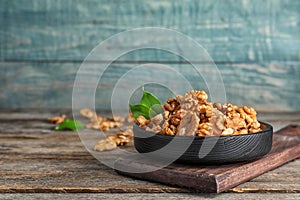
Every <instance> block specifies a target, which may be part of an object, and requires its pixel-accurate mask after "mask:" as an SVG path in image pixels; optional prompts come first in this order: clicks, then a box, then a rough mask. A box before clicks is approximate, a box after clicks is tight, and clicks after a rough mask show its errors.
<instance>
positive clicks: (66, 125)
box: [54, 119, 84, 131]
mask: <svg viewBox="0 0 300 200" xmlns="http://www.w3.org/2000/svg"><path fill="white" fill-rule="evenodd" d="M83 127H84V124H83V123H82V122H80V121H78V120H72V119H66V120H65V121H63V122H62V123H61V124H59V125H58V126H56V127H55V128H54V130H56V131H60V130H72V131H76V130H79V129H82V128H83Z"/></svg>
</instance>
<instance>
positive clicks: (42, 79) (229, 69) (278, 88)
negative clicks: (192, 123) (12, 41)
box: [0, 62, 300, 111]
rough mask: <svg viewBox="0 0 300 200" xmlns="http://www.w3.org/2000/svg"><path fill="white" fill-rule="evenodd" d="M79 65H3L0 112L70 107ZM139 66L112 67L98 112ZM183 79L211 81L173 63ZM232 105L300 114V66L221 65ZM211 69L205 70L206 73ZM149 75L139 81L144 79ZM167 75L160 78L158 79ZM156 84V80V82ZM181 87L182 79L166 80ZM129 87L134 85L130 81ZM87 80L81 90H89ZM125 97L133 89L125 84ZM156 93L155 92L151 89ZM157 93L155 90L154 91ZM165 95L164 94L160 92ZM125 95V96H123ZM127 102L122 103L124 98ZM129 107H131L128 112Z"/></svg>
mask: <svg viewBox="0 0 300 200" xmlns="http://www.w3.org/2000/svg"><path fill="white" fill-rule="evenodd" d="M79 65H80V64H79V63H36V62H29V63H27V62H24V63H18V62H12V63H11V62H0V71H1V73H0V83H1V84H0V90H1V91H2V92H1V94H0V108H71V106H72V89H73V83H74V80H75V76H76V73H77V70H78V69H79ZM135 66H136V65H135V64H124V63H123V64H122V63H119V64H113V65H111V66H110V67H109V68H108V71H106V72H105V74H104V75H103V77H102V79H101V82H100V84H101V88H100V86H99V87H98V89H97V91H96V108H100V109H110V105H111V95H112V90H113V88H114V86H115V84H116V82H117V81H118V80H119V79H120V77H121V76H122V75H124V74H125V73H126V72H127V71H128V70H130V69H133V68H134V67H135ZM169 66H171V67H173V68H174V69H176V70H178V71H179V73H181V74H182V75H184V76H185V77H186V79H187V80H188V81H189V82H190V83H191V85H192V86H193V87H194V88H196V89H204V90H207V86H206V83H205V81H204V79H203V78H201V76H199V74H197V73H196V71H195V70H194V69H193V67H192V66H191V65H189V64H169ZM218 67H219V70H220V73H221V75H222V78H223V80H224V85H225V89H226V95H227V101H228V102H232V103H235V104H239V105H251V106H253V107H255V108H256V109H258V110H259V111H274V107H275V108H276V111H300V104H299V102H300V96H299V95H298V94H299V93H300V88H299V87H298V85H299V77H300V62H294V63H269V64H265V65H263V66H260V65H255V64H222V65H219V66H218ZM96 72H97V65H96V64H91V69H89V71H87V72H86V75H87V79H88V80H90V79H93V78H98V76H97V75H96ZM208 72H209V69H205V68H203V69H201V74H205V73H208ZM143 77H145V75H144V74H140V76H139V77H136V78H143ZM160 78H164V77H157V79H160ZM153 81H154V82H155V80H153ZM166 81H167V83H168V84H170V85H176V84H177V85H178V84H179V83H178V82H177V79H171V78H169V79H166ZM128 84H129V85H130V83H128ZM88 87H89V86H88V82H87V83H83V84H82V88H83V89H85V88H88ZM122 87H124V89H123V90H122V91H123V92H124V93H126V94H127V93H129V92H130V93H131V91H127V90H128V88H129V86H128V85H123V86H122ZM150 89H151V88H150ZM154 91H155V90H154ZM161 91H163V92H161ZM165 91H166V90H157V91H155V92H157V95H158V96H159V97H160V98H161V100H162V101H164V100H165V99H167V98H168V97H169V93H166V92H165ZM120 96H123V95H122V94H120ZM121 100H122V99H121ZM123 109H126V108H123Z"/></svg>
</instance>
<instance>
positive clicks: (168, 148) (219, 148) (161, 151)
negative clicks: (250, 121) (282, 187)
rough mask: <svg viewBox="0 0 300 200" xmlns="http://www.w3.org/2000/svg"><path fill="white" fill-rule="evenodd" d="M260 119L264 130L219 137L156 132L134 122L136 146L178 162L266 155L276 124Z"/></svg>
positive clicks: (213, 161)
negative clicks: (172, 134)
mask: <svg viewBox="0 0 300 200" xmlns="http://www.w3.org/2000/svg"><path fill="white" fill-rule="evenodd" d="M260 123H261V124H262V129H263V130H262V131H260V132H258V133H252V134H244V135H236V136H220V137H215V136H211V137H199V136H196V137H191V136H175V137H174V136H168V135H163V134H155V133H153V132H149V131H146V130H145V129H142V128H140V127H138V126H137V125H134V127H133V132H134V146H135V148H136V150H137V151H138V152H140V153H146V154H144V155H146V156H150V157H152V158H157V159H170V158H172V159H173V158H174V161H175V162H181V163H201V164H221V163H233V162H240V161H249V160H254V159H258V158H260V157H262V156H263V155H266V154H267V153H268V152H269V151H270V150H271V147H272V136H273V128H272V126H271V125H269V124H267V123H265V122H260ZM200 149H201V151H200ZM199 153H200V154H199Z"/></svg>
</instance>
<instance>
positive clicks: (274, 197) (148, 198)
mask: <svg viewBox="0 0 300 200" xmlns="http://www.w3.org/2000/svg"><path fill="white" fill-rule="evenodd" d="M0 198H1V199H5V200H10V199H12V200H14V199H23V200H32V199H61V200H69V199H86V200H90V199H91V200H94V199H103V200H106V199H107V200H111V199H132V200H138V199H139V200H152V199H158V200H165V199H179V200H185V199H190V200H198V199H200V200H211V199H215V200H223V199H242V200H253V199H259V200H265V199H266V200H268V199H271V200H282V199H289V200H298V199H299V198H300V194H257V193H246V194H226V193H225V194H219V195H214V194H199V193H198V194H182V193H160V194H153V193H152V194H148V193H138V194H137V193H126V194H109V193H102V194H101V193H100V194H91V193H88V194H87V193H74V194H70V193H67V194H53V193H52V194H49V193H36V194H20V193H16V194H0Z"/></svg>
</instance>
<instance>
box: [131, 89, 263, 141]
mask: <svg viewBox="0 0 300 200" xmlns="http://www.w3.org/2000/svg"><path fill="white" fill-rule="evenodd" d="M207 98H208V96H207V94H206V93H205V91H195V90H192V91H190V92H187V93H185V94H184V95H183V96H177V97H176V98H171V99H168V100H167V103H166V104H164V105H163V107H164V112H163V113H162V114H159V115H156V116H155V117H153V118H152V119H151V120H147V119H146V118H145V117H143V116H139V117H138V118H137V123H138V124H139V126H140V127H143V128H145V129H146V130H147V131H151V132H155V133H160V134H166V135H179V136H230V135H239V134H248V133H256V132H259V131H261V130H262V129H261V127H260V123H259V122H258V121H257V118H256V111H255V110H254V109H253V108H251V107H247V106H242V107H237V106H235V105H232V104H225V105H221V104H220V103H214V104H213V103H211V102H207Z"/></svg>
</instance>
